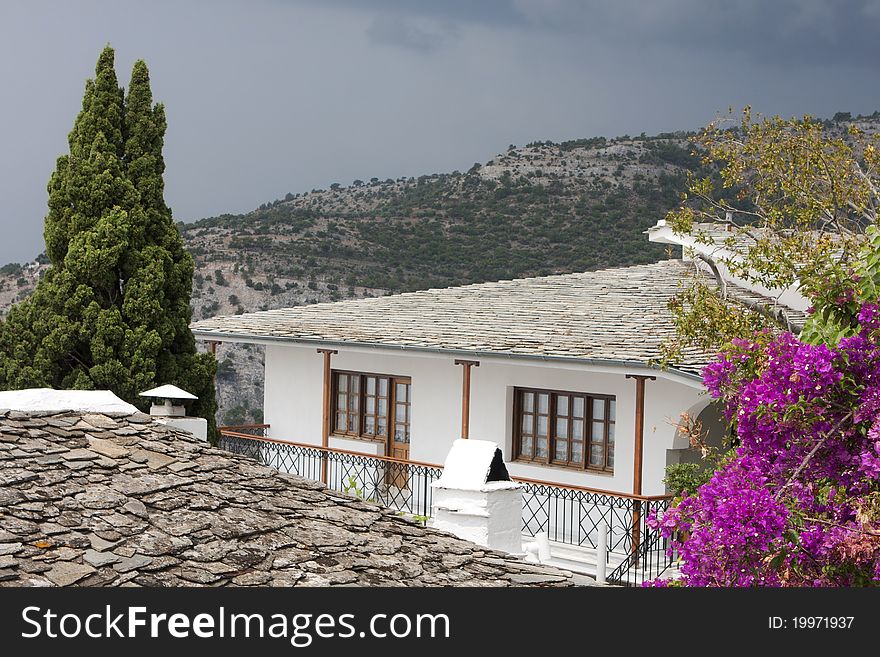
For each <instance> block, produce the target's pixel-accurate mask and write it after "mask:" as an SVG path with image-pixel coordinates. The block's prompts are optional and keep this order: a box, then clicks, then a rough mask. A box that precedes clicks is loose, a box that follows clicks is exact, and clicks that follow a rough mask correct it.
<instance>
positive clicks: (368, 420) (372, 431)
mask: <svg viewBox="0 0 880 657" xmlns="http://www.w3.org/2000/svg"><path fill="white" fill-rule="evenodd" d="M364 433H365V434H366V435H368V436H374V435H376V420H375V418H373V417H372V416H371V415H367V416H365V417H364Z"/></svg>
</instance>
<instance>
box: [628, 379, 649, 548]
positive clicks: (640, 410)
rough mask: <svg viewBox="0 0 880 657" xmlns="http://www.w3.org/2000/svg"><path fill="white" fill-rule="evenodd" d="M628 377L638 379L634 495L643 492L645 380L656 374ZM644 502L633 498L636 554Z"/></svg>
mask: <svg viewBox="0 0 880 657" xmlns="http://www.w3.org/2000/svg"><path fill="white" fill-rule="evenodd" d="M626 378H627V379H635V381H636V417H635V442H634V447H633V495H641V494H642V456H643V452H644V437H645V381H648V380H650V381H656V380H657V377H656V376H649V375H646V374H627V375H626ZM641 520H642V503H641V501H639V500H633V515H632V552H633V554H635V553H636V552H637V551H638V549H639V542H640V541H641Z"/></svg>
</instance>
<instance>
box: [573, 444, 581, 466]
mask: <svg viewBox="0 0 880 657" xmlns="http://www.w3.org/2000/svg"><path fill="white" fill-rule="evenodd" d="M571 460H572V461H573V462H574V463H583V462H584V444H583V443H578V442H573V443H572V444H571Z"/></svg>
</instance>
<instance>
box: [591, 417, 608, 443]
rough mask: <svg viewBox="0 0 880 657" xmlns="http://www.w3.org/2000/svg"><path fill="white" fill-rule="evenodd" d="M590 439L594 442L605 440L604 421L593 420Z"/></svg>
mask: <svg viewBox="0 0 880 657" xmlns="http://www.w3.org/2000/svg"><path fill="white" fill-rule="evenodd" d="M592 440H593V442H594V443H601V442H604V441H605V423H604V422H593V435H592Z"/></svg>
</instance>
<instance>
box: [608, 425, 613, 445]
mask: <svg viewBox="0 0 880 657" xmlns="http://www.w3.org/2000/svg"><path fill="white" fill-rule="evenodd" d="M608 443H609V444H611V445H613V444H614V423H613V422H612V423H611V424H609V425H608Z"/></svg>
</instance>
